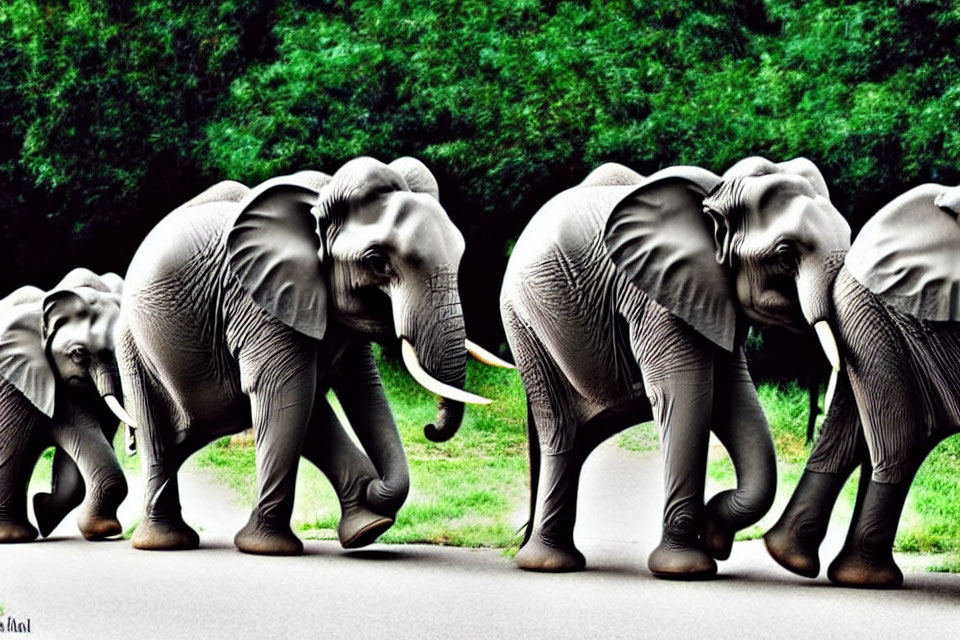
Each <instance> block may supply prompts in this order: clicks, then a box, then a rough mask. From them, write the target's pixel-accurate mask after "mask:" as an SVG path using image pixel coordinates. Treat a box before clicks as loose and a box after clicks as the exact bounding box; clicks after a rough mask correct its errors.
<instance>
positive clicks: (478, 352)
mask: <svg viewBox="0 0 960 640" xmlns="http://www.w3.org/2000/svg"><path fill="white" fill-rule="evenodd" d="M463 344H464V346H466V347H467V351H468V352H469V353H470V355H472V356H473V357H474V358H476V359H477V360H479V361H480V362H482V363H483V364H488V365H490V366H491V367H500V368H502V369H516V367H515V366H513V365H512V364H510V363H509V362H507V361H506V360H501V359H500V358H498V357H497V356H495V355H493V354H492V353H490V352H489V351H487V350H486V349H484V348H483V347H481V346H480V345H478V344H477V343H476V342H472V341H470V340H464V341H463Z"/></svg>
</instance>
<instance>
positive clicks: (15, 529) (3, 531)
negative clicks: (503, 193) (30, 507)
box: [0, 521, 37, 544]
mask: <svg viewBox="0 0 960 640" xmlns="http://www.w3.org/2000/svg"><path fill="white" fill-rule="evenodd" d="M36 538H37V530H36V529H34V527H33V525H32V524H30V523H29V522H26V521H24V522H4V523H0V544H15V543H18V542H30V541H31V540H35V539H36Z"/></svg>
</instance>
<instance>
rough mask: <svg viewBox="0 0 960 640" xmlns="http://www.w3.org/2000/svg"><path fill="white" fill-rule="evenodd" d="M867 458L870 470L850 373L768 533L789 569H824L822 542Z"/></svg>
mask: <svg viewBox="0 0 960 640" xmlns="http://www.w3.org/2000/svg"><path fill="white" fill-rule="evenodd" d="M861 463H863V464H864V469H865V471H864V473H866V474H867V475H869V467H870V464H869V461H868V457H867V450H866V443H865V442H864V439H863V434H862V432H861V429H860V415H859V413H858V411H857V405H856V402H855V401H854V398H853V394H852V391H851V389H850V382H849V380H848V379H847V376H846V375H841V376H840V377H839V379H838V380H837V389H836V392H835V394H834V400H833V404H832V406H831V407H830V410H829V413H828V414H827V416H826V419H825V421H824V425H823V430H822V432H821V434H820V437H819V439H818V440H817V444H816V445H815V446H814V448H813V452H812V453H811V454H810V458H809V460H807V466H806V468H805V469H804V471H803V475H802V476H801V478H800V482H799V484H797V488H796V489H795V490H794V492H793V495H792V496H791V497H790V502H789V503H788V504H787V507H786V509H784V512H783V515H781V516H780V519H779V520H777V523H776V524H775V525H774V526H773V527H772V528H771V529H770V531H768V532H767V533H766V535H764V536H763V541H764V544H766V547H767V552H768V553H769V554H770V555H771V556H772V557H773V559H774V560H776V561H777V563H779V564H780V566H782V567H783V568H784V569H787V570H789V571H792V572H794V573H796V574H798V575H801V576H805V577H807V578H815V577H816V576H817V574H819V573H820V555H819V549H820V545H821V544H822V543H823V539H824V538H825V537H826V535H827V525H828V524H829V522H830V513H831V512H832V511H833V505H834V504H835V503H836V501H837V496H838V495H839V494H840V490H841V489H842V488H843V485H844V484H846V482H847V478H849V477H850V474H851V473H853V470H854V469H856V468H857V466H858V465H860V464H861Z"/></svg>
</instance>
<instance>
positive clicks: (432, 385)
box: [400, 338, 490, 404]
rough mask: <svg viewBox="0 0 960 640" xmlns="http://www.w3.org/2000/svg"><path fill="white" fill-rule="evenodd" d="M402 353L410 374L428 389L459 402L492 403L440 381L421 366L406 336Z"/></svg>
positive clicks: (401, 349) (401, 347)
mask: <svg viewBox="0 0 960 640" xmlns="http://www.w3.org/2000/svg"><path fill="white" fill-rule="evenodd" d="M400 354H401V355H402V356H403V364H404V365H406V367H407V371H409V372H410V375H411V376H413V379H414V380H416V381H417V382H418V383H420V385H421V386H422V387H423V388H425V389H427V390H428V391H432V392H433V393H435V394H437V395H439V396H443V397H444V398H449V399H450V400H456V401H457V402H465V403H468V404H490V400H488V399H487V398H484V397H481V396H478V395H475V394H472V393H470V392H469V391H464V390H463V389H457V388H456V387H454V386H451V385H449V384H445V383H443V382H440V381H439V380H437V379H435V378H434V377H433V376H431V375H430V374H429V373H427V372H426V371H424V370H423V367H421V366H420V361H419V360H418V359H417V352H416V351H415V350H414V348H413V345H412V344H410V343H409V342H408V341H407V339H406V338H404V339H403V340H402V341H401V343H400Z"/></svg>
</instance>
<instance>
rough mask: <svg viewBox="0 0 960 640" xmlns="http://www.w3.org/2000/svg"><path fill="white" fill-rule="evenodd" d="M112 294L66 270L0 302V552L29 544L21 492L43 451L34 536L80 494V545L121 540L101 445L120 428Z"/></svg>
mask: <svg viewBox="0 0 960 640" xmlns="http://www.w3.org/2000/svg"><path fill="white" fill-rule="evenodd" d="M121 289H122V280H121V279H120V276H118V275H116V274H113V273H107V274H104V275H102V276H97V275H96V274H94V273H92V272H90V271H88V270H86V269H75V270H74V271H71V272H70V273H69V274H68V275H67V276H66V277H65V278H64V279H63V280H62V281H61V282H60V283H59V284H58V285H57V286H56V287H55V288H54V289H53V290H52V291H49V292H47V293H44V292H43V291H41V290H40V289H38V288H36V287H21V288H20V289H17V290H16V291H14V292H13V293H11V294H10V295H9V296H7V297H6V298H4V299H2V300H0V444H2V445H3V446H2V447H0V542H28V541H30V540H33V539H34V538H36V537H37V530H36V529H35V528H34V527H33V526H32V525H31V524H30V523H29V522H28V520H27V507H26V494H27V484H28V482H29V480H30V475H31V473H32V471H33V467H34V465H35V464H36V461H37V458H38V457H39V455H40V453H41V452H42V451H43V450H44V449H45V448H46V447H48V446H50V445H56V446H57V451H56V454H55V456H54V461H53V483H52V484H53V493H52V494H49V493H40V494H37V495H36V496H35V497H34V511H35V513H36V516H37V525H38V526H39V528H40V533H41V534H42V535H44V536H47V535H49V534H50V532H51V531H53V529H54V528H55V527H56V526H57V524H59V523H60V521H61V520H62V519H63V517H64V516H65V515H66V514H67V513H69V512H70V511H71V510H72V509H73V508H74V507H76V506H77V505H79V504H80V503H81V502H83V500H84V493H85V491H84V486H85V485H86V488H87V489H88V491H87V492H86V503H85V505H84V508H83V510H82V511H81V514H80V516H79V520H78V525H79V527H80V532H81V533H82V534H83V536H84V537H85V538H87V539H88V540H96V539H101V538H106V537H109V536H114V535H117V534H119V533H121V532H122V528H121V526H120V523H119V522H118V521H117V507H118V506H119V505H120V503H121V502H122V501H123V499H124V497H125V496H126V495H127V484H126V481H125V480H124V477H123V472H122V471H121V470H120V466H119V464H118V463H117V458H116V456H115V455H114V452H113V447H112V445H111V441H112V439H113V435H114V433H115V432H116V430H117V418H119V419H120V420H122V421H124V422H127V423H128V424H130V423H129V421H128V420H127V417H126V414H125V413H124V411H123V409H122V407H121V406H120V404H119V402H118V400H117V398H118V397H120V395H121V394H120V382H119V375H118V373H117V363H116V359H115V357H114V342H113V327H114V324H115V323H116V320H117V317H118V316H119V314H120V293H121ZM111 409H112V410H113V411H114V412H115V413H116V417H114V415H113V414H112V413H111ZM78 467H79V468H78Z"/></svg>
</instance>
